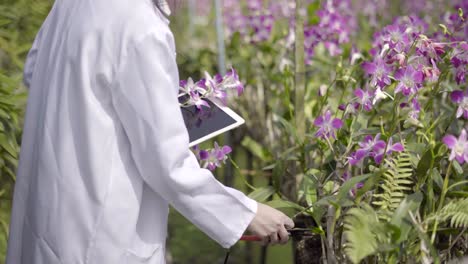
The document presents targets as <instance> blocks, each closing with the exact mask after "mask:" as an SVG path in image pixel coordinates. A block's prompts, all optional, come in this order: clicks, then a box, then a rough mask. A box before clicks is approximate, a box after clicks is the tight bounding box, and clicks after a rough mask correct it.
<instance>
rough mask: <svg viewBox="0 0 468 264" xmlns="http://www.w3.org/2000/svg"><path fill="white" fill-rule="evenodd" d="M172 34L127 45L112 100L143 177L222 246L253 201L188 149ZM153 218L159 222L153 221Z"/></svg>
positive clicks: (236, 233)
mask: <svg viewBox="0 0 468 264" xmlns="http://www.w3.org/2000/svg"><path fill="white" fill-rule="evenodd" d="M171 37H172V34H170V35H169V33H166V34H162V33H161V34H159V32H158V33H151V34H149V35H148V36H145V37H143V38H142V39H141V40H139V41H138V43H137V44H135V45H133V46H132V45H131V46H130V47H129V49H128V53H127V55H126V57H125V58H124V59H123V62H122V66H121V67H119V68H120V70H118V71H117V77H116V81H115V84H114V85H112V86H111V89H112V93H113V104H114V108H115V109H116V113H117V115H118V117H119V119H120V121H121V123H122V125H123V128H124V130H125V132H126V134H127V136H128V138H129V141H130V145H131V154H132V156H133V159H134V161H135V163H136V167H137V169H138V171H139V173H140V174H141V176H142V178H143V180H144V181H145V182H146V183H147V184H148V185H149V186H150V187H151V188H152V189H153V190H154V191H156V192H157V193H158V194H160V195H161V196H162V197H163V198H164V199H166V200H167V201H168V203H170V204H171V205H172V206H173V207H174V208H175V209H176V210H178V211H179V212H180V213H181V214H183V215H184V216H185V217H186V218H187V219H189V220H190V221H191V222H192V223H194V224H195V225H196V226H198V227H199V228H200V229H201V230H202V231H203V232H204V233H206V234H207V235H208V236H210V237H211V238H212V239H214V240H215V241H217V242H218V243H219V244H220V245H221V246H223V247H224V248H228V247H230V246H232V245H233V244H234V243H236V242H237V241H238V240H239V238H240V236H241V235H242V233H243V232H244V231H245V229H246V228H247V226H248V225H249V224H250V222H251V220H252V219H253V218H254V216H255V214H256V210H257V203H256V202H255V201H254V200H252V199H250V198H248V197H246V196H245V195H244V194H243V193H241V192H239V191H237V190H234V189H232V188H228V187H225V186H224V185H222V184H221V183H220V182H218V181H217V180H216V179H215V178H214V177H213V174H212V173H211V172H210V171H209V170H206V169H203V168H200V165H199V163H198V161H197V159H196V157H195V155H194V154H193V153H192V152H191V151H190V150H189V137H188V132H187V129H186V127H185V124H184V121H183V117H182V113H181V110H180V106H179V102H178V99H177V94H178V73H177V65H176V62H175V53H174V52H173V51H171V49H170V44H169V43H170V42H168V40H167V39H168V38H171ZM155 224H157V223H155Z"/></svg>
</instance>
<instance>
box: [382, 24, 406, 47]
mask: <svg viewBox="0 0 468 264" xmlns="http://www.w3.org/2000/svg"><path fill="white" fill-rule="evenodd" d="M384 32H385V35H384V40H385V41H386V42H387V43H388V44H389V45H390V48H398V49H400V50H403V49H404V48H405V47H408V46H409V43H410V37H409V36H408V34H407V33H406V27H404V26H403V25H395V24H393V25H389V26H387V27H385V28H384Z"/></svg>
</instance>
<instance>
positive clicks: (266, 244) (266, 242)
mask: <svg viewBox="0 0 468 264" xmlns="http://www.w3.org/2000/svg"><path fill="white" fill-rule="evenodd" d="M261 244H262V246H268V244H270V237H269V236H265V237H263V240H262V243H261Z"/></svg>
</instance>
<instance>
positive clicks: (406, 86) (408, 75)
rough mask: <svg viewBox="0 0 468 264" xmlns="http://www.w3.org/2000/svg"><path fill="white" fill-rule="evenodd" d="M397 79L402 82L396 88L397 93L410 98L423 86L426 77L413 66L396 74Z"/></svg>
mask: <svg viewBox="0 0 468 264" xmlns="http://www.w3.org/2000/svg"><path fill="white" fill-rule="evenodd" d="M395 79H397V80H398V81H400V82H399V83H398V85H397V87H396V88H395V93H399V92H401V93H402V94H403V95H405V96H408V95H410V94H415V93H416V92H417V91H418V90H419V88H420V87H421V86H422V83H423V79H424V75H423V73H422V71H419V70H415V69H414V68H413V67H412V66H408V67H406V68H402V69H400V70H398V71H397V72H396V74H395Z"/></svg>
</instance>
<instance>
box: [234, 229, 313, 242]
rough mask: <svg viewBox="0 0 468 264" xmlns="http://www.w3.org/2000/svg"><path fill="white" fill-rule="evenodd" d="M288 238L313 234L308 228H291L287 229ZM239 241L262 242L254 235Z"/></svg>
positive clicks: (245, 236)
mask: <svg viewBox="0 0 468 264" xmlns="http://www.w3.org/2000/svg"><path fill="white" fill-rule="evenodd" d="M287 231H288V234H289V236H291V237H293V238H299V237H307V236H313V233H312V232H311V231H310V229H308V228H293V229H288V230H287ZM240 240H241V241H249V242H251V241H262V238H261V237H259V236H256V235H243V236H241V238H240Z"/></svg>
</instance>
